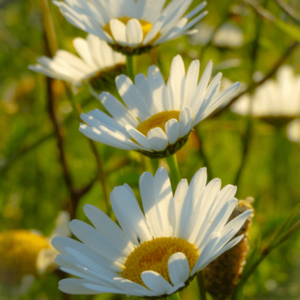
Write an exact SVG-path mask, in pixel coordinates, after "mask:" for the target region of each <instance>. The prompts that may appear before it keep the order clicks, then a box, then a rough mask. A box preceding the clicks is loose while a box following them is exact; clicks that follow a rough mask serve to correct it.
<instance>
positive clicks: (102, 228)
mask: <svg viewBox="0 0 300 300" xmlns="http://www.w3.org/2000/svg"><path fill="white" fill-rule="evenodd" d="M206 180H207V174H206V168H202V169H200V170H199V171H198V172H197V173H196V174H195V175H194V177H193V178H192V180H191V182H190V185H188V182H187V180H186V179H182V180H181V181H180V182H179V184H178V186H177V188H176V191H175V194H174V195H173V192H172V189H171V184H170V180H169V177H168V173H167V171H166V170H165V169H163V168H159V169H158V170H157V172H156V174H155V176H154V177H153V176H152V174H151V173H149V172H145V173H144V174H142V175H141V177H140V181H139V186H140V193H141V199H142V204H143V211H144V213H143V212H142V210H141V208H140V206H139V204H138V202H137V199H136V197H135V194H134V193H133V191H132V189H131V188H130V187H129V186H128V185H127V184H124V185H123V186H118V187H115V188H114V190H113V191H112V192H111V195H110V200H111V204H112V209H113V211H114V214H115V216H116V218H117V220H118V223H119V224H120V227H119V226H118V225H117V224H116V223H114V222H113V221H112V220H111V219H110V218H108V216H107V215H106V214H104V213H103V212H102V211H101V210H99V209H98V208H96V207H94V206H92V205H85V206H84V212H85V214H86V216H87V217H88V218H89V220H90V221H91V223H92V224H93V226H94V227H92V226H90V225H88V224H86V223H84V222H82V221H79V220H73V221H72V222H71V223H70V225H69V227H70V229H71V231H72V232H73V234H74V235H75V236H76V237H77V238H78V239H79V240H80V241H81V242H78V241H75V240H73V239H71V238H65V237H56V238H54V239H53V241H52V245H53V246H54V247H55V248H56V249H57V250H58V251H59V252H61V254H60V255H58V256H57V258H56V262H57V264H58V265H60V266H61V270H62V271H64V272H67V273H69V274H71V275H73V276H77V277H79V279H76V278H68V279H63V280H62V281H60V283H59V289H60V290H61V291H63V292H65V293H70V294H101V293H116V294H125V295H132V296H139V297H166V296H168V295H171V294H173V293H176V292H177V291H178V290H181V289H183V288H184V287H186V286H187V285H188V284H189V282H190V281H191V280H192V279H193V277H194V276H195V275H196V274H197V272H198V271H200V270H202V269H203V268H204V267H205V266H207V265H208V264H209V263H210V262H211V261H213V260H214V259H215V258H217V257H218V256H219V255H221V254H222V253H224V252H225V251H227V250H228V249H230V248H231V247H233V246H235V245H236V244H238V243H239V242H240V241H241V240H242V239H243V235H239V236H238V237H234V235H235V234H236V233H237V232H238V231H239V229H240V228H241V227H242V226H243V224H244V222H245V221H246V219H247V218H248V216H249V215H250V213H251V210H248V211H246V212H244V213H242V214H241V215H239V216H238V217H236V218H235V219H234V220H232V221H229V222H228V219H229V217H230V215H231V213H232V211H233V210H234V208H235V206H236V204H237V199H236V198H234V195H235V192H236V187H235V186H232V185H227V186H225V187H224V188H223V189H221V190H220V187H221V181H220V179H217V178H215V179H213V180H211V181H210V182H209V183H207V184H206ZM233 237H234V238H233Z"/></svg>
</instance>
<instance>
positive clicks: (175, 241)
mask: <svg viewBox="0 0 300 300" xmlns="http://www.w3.org/2000/svg"><path fill="white" fill-rule="evenodd" d="M177 252H182V253H183V254H184V255H185V256H186V258H187V260H188V263H189V266H190V271H191V270H192V269H193V267H194V265H195V263H196V262H197V259H198V257H199V253H198V250H197V249H196V247H195V246H194V245H192V244H190V243H189V242H187V241H186V240H183V239H181V238H172V237H162V238H156V239H153V240H151V241H148V242H144V243H142V244H141V245H140V246H139V247H138V248H136V249H135V250H134V251H133V252H131V253H130V255H129V256H128V258H127V260H126V262H125V269H124V271H123V277H124V278H126V279H128V280H131V281H133V282H136V283H138V284H141V285H144V283H143V281H142V278H141V274H142V272H144V271H150V270H151V271H155V272H157V273H159V274H160V275H161V276H163V277H164V278H165V279H166V280H167V281H169V282H171V280H170V276H169V270H168V260H169V258H170V257H171V256H172V255H173V254H175V253H177ZM178 271H180V270H178Z"/></svg>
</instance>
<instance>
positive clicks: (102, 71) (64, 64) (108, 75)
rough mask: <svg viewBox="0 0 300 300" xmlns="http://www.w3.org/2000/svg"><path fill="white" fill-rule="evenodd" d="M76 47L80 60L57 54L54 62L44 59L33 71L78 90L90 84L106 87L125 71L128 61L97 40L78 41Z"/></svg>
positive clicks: (30, 67)
mask: <svg viewBox="0 0 300 300" xmlns="http://www.w3.org/2000/svg"><path fill="white" fill-rule="evenodd" d="M73 45H74V48H75V50H76V52H77V53H78V54H79V56H80V58H79V57H77V56H76V55H74V54H72V53H70V52H67V51H65V50H58V51H57V52H56V54H55V56H54V58H52V59H51V58H49V57H45V56H42V57H40V58H38V60H37V61H38V64H36V65H34V66H32V65H31V66H29V67H28V68H29V69H30V70H32V71H35V72H38V73H42V74H45V75H46V76H49V77H52V78H56V79H61V80H65V81H67V82H71V83H72V84H73V85H75V86H81V85H82V84H85V83H90V84H91V85H92V86H93V87H94V88H96V89H97V88H99V85H102V86H105V85H107V81H110V82H111V81H112V80H113V79H114V78H115V76H116V75H118V74H120V73H121V71H124V70H125V65H126V57H125V56H124V55H122V54H120V53H118V52H115V51H113V50H112V49H111V47H109V46H108V45H107V43H106V42H105V41H102V40H101V39H99V38H98V37H96V36H94V35H92V34H89V35H88V36H87V38H86V39H83V38H75V39H74V40H73Z"/></svg>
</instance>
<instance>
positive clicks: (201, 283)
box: [197, 271, 206, 300]
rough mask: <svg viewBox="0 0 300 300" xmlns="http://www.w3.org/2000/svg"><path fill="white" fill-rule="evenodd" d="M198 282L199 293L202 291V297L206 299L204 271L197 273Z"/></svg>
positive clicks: (203, 299)
mask: <svg viewBox="0 0 300 300" xmlns="http://www.w3.org/2000/svg"><path fill="white" fill-rule="evenodd" d="M197 282H198V287H199V293H200V299H201V300H206V288H205V285H204V279H203V273H202V271H201V272H199V273H198V275H197Z"/></svg>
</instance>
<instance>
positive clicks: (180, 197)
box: [170, 179, 189, 237]
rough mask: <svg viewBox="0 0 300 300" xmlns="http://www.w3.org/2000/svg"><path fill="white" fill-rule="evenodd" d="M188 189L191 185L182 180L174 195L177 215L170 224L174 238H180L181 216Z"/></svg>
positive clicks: (171, 219)
mask: <svg viewBox="0 0 300 300" xmlns="http://www.w3.org/2000/svg"><path fill="white" fill-rule="evenodd" d="M188 188H189V185H188V182H187V180H186V179H181V180H180V182H179V184H178V186H177V188H176V191H175V194H174V201H173V203H174V206H175V214H174V215H173V216H172V217H173V218H170V223H171V224H172V225H173V228H174V233H173V236H174V237H180V215H181V211H182V205H183V203H184V199H185V196H186V193H187V191H188Z"/></svg>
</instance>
